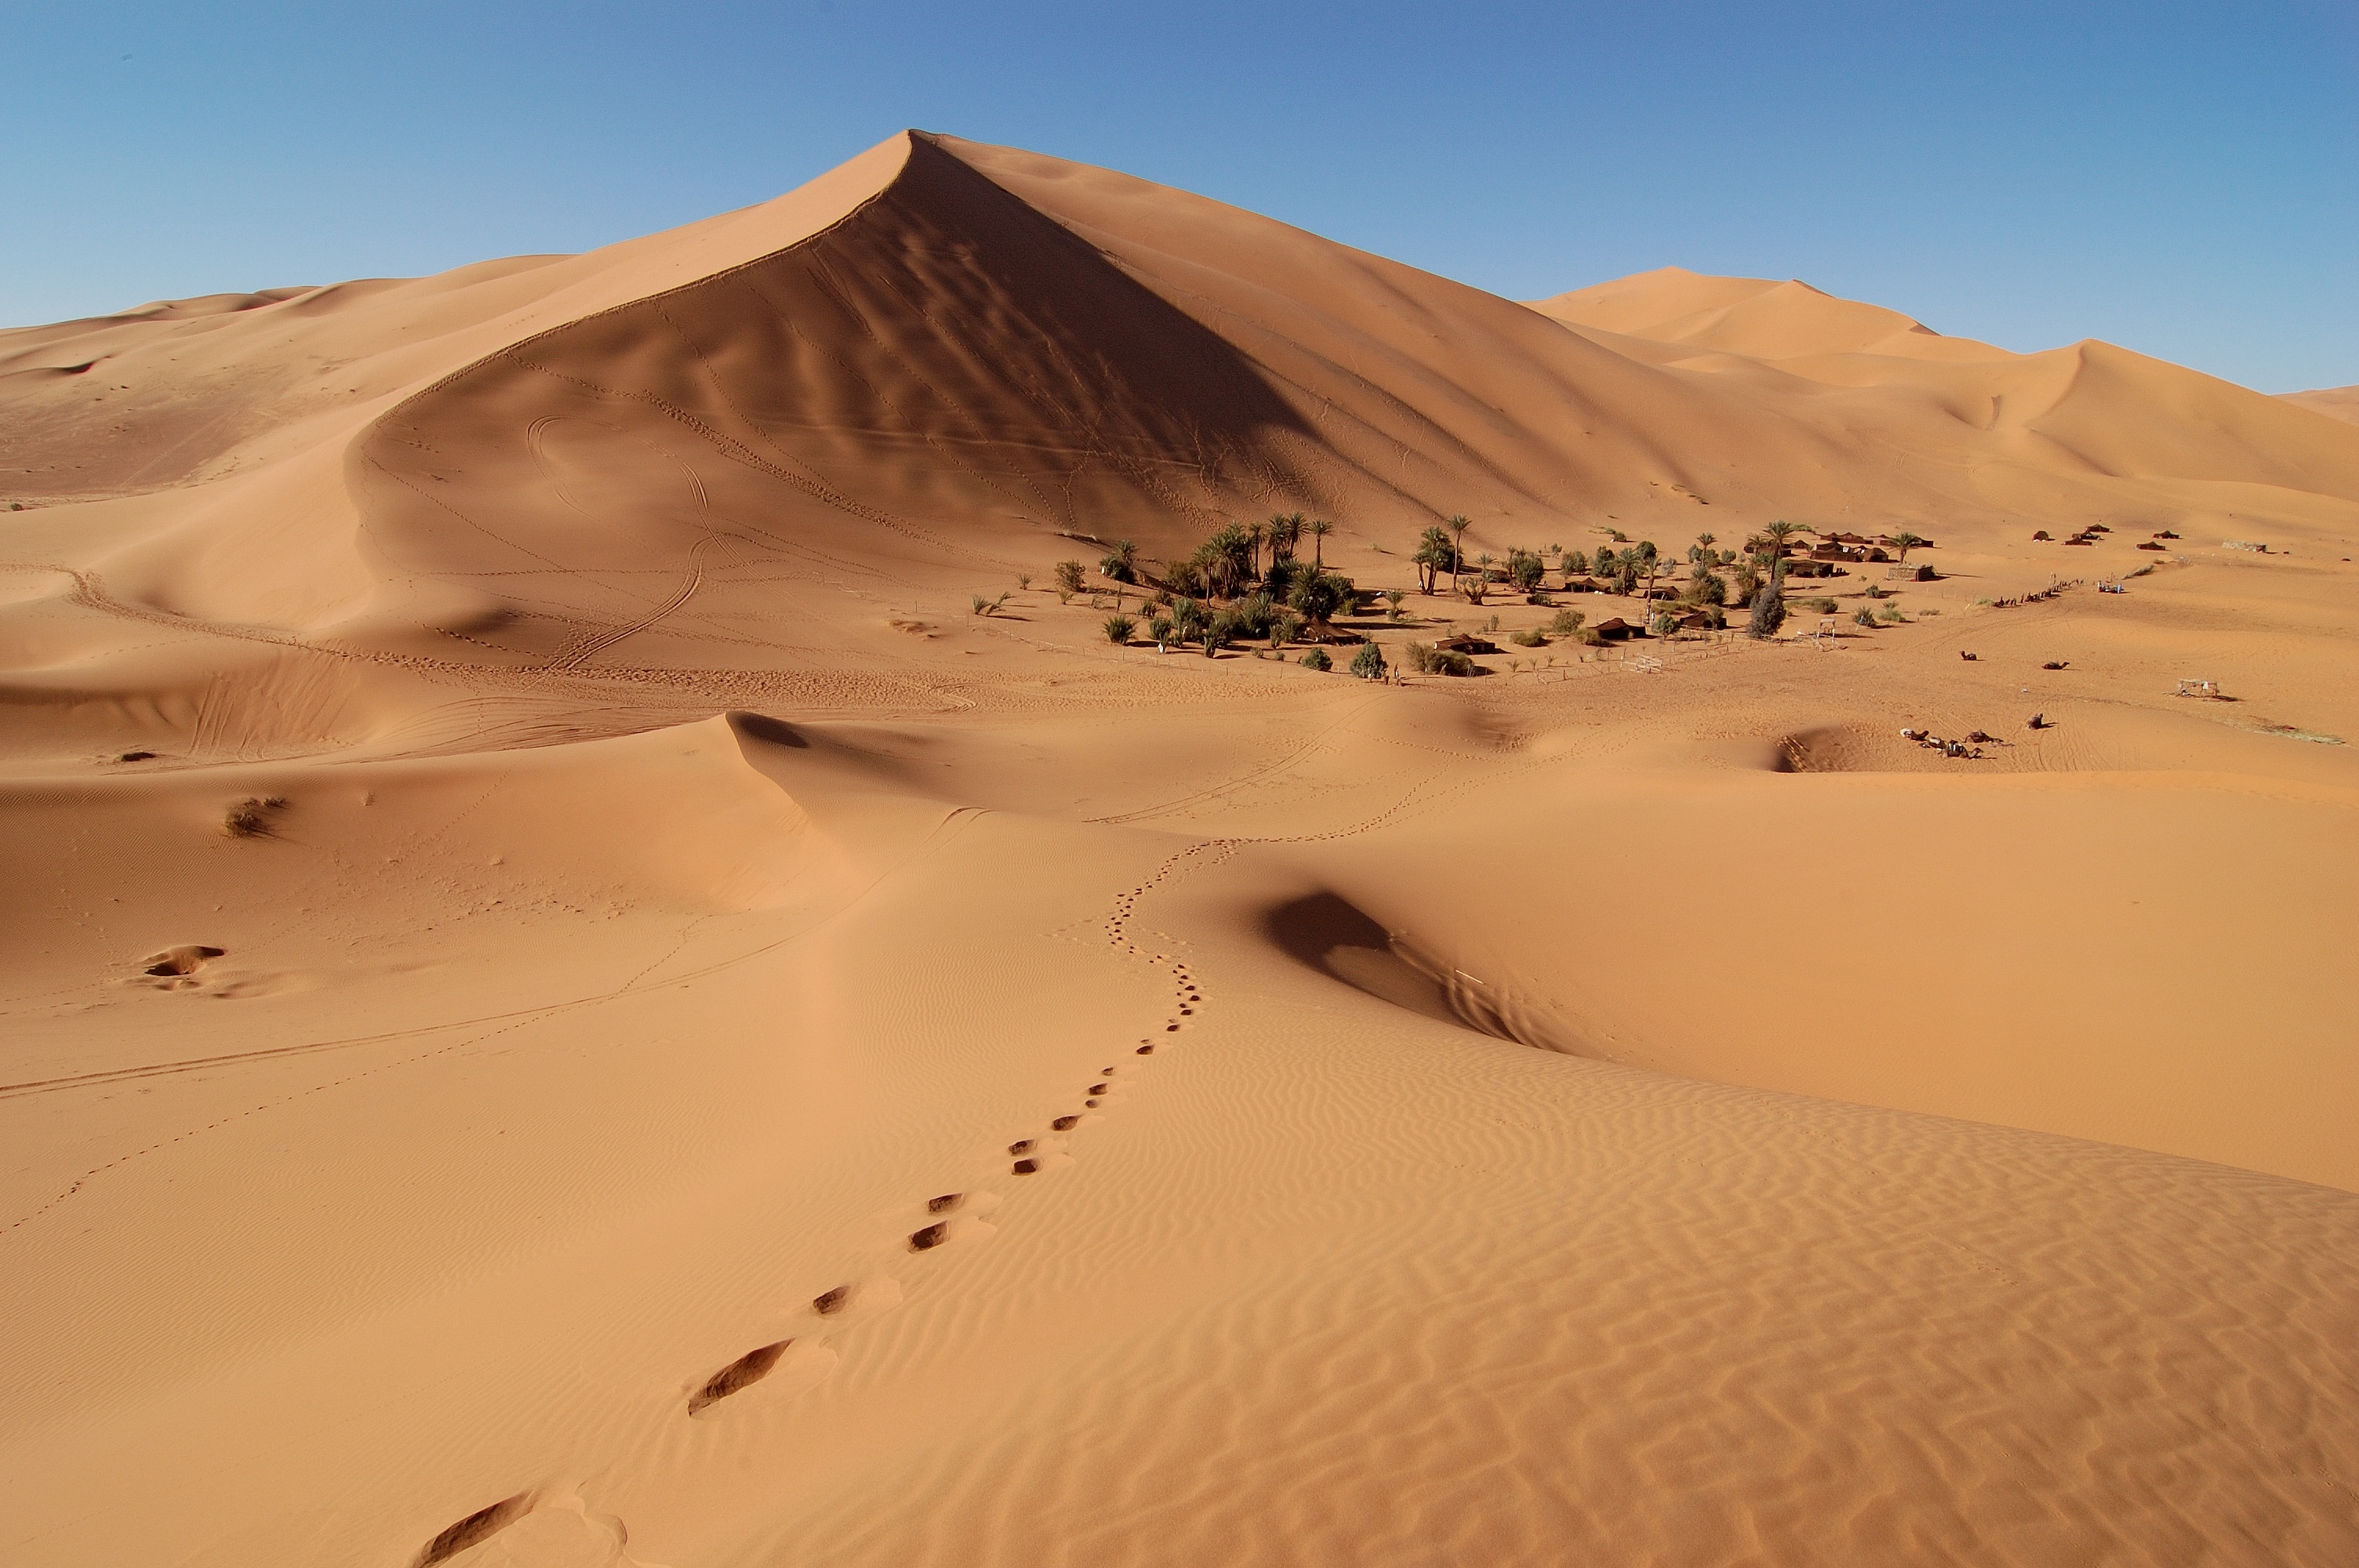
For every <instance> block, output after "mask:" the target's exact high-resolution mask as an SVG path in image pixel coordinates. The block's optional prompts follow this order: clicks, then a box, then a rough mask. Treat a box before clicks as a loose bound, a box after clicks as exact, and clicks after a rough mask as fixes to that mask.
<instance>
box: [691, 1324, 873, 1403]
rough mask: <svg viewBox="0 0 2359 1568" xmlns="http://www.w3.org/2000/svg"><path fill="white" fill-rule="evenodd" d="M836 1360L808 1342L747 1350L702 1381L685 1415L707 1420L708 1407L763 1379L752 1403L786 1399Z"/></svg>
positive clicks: (828, 1369) (789, 1341) (786, 1341)
mask: <svg viewBox="0 0 2359 1568" xmlns="http://www.w3.org/2000/svg"><path fill="white" fill-rule="evenodd" d="M896 1299H898V1298H897V1297H896ZM836 1360H837V1357H836V1354H835V1352H834V1351H832V1350H830V1349H829V1348H827V1346H823V1345H815V1344H812V1343H810V1341H808V1340H799V1339H781V1340H779V1341H777V1343H776V1344H774V1345H765V1346H762V1347H761V1348H759V1349H757V1350H748V1351H747V1352H746V1353H745V1355H743V1356H740V1357H737V1359H736V1360H734V1361H732V1362H731V1363H729V1365H727V1366H726V1367H723V1368H721V1370H719V1371H718V1372H715V1373H713V1374H712V1377H710V1378H708V1379H705V1380H704V1386H703V1387H702V1388H701V1389H699V1390H696V1392H695V1393H694V1394H692V1395H690V1397H689V1401H688V1413H689V1414H690V1415H691V1416H696V1417H700V1418H705V1419H709V1418H706V1417H705V1412H706V1411H710V1410H711V1409H712V1406H714V1405H715V1404H718V1403H719V1402H720V1401H721V1400H725V1399H728V1398H730V1397H731V1396H732V1395H734V1394H740V1393H743V1392H745V1390H747V1389H750V1388H752V1387H754V1385H756V1383H762V1382H765V1381H766V1382H767V1386H766V1388H765V1389H764V1390H763V1395H764V1398H763V1399H761V1400H756V1401H754V1402H755V1403H757V1404H759V1403H770V1402H774V1401H775V1400H777V1399H780V1398H790V1397H792V1396H793V1395H795V1394H799V1393H800V1392H802V1391H803V1390H805V1389H808V1388H810V1387H811V1386H812V1385H813V1384H815V1383H817V1382H819V1381H820V1380H821V1379H823V1378H825V1377H826V1376H827V1375H828V1374H829V1373H830V1372H832V1371H833V1370H835V1364H836ZM731 1408H733V1409H734V1408H735V1407H734V1406H733V1407H731ZM724 1413H725V1412H724Z"/></svg>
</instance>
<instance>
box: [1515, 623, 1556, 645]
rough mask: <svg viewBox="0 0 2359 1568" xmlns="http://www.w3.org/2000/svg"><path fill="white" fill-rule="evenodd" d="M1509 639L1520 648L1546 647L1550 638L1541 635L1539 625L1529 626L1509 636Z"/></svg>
mask: <svg viewBox="0 0 2359 1568" xmlns="http://www.w3.org/2000/svg"><path fill="white" fill-rule="evenodd" d="M1507 641H1508V642H1510V643H1514V644H1515V645H1516V646H1517V647H1518V648H1545V647H1547V646H1548V639H1547V638H1546V637H1544V636H1542V635H1540V632H1539V628H1538V627H1537V626H1527V627H1525V628H1524V629H1523V630H1522V631H1520V632H1518V633H1515V634H1514V635H1513V636H1511V637H1509V638H1508V639H1507Z"/></svg>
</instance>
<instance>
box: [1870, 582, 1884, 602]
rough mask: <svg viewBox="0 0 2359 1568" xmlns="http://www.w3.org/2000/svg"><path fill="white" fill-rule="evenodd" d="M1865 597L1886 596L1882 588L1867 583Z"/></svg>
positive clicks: (1879, 597)
mask: <svg viewBox="0 0 2359 1568" xmlns="http://www.w3.org/2000/svg"><path fill="white" fill-rule="evenodd" d="M1867 597H1868V598H1870V599H1883V598H1885V597H1886V594H1885V591H1884V590H1883V589H1880V588H1878V587H1876V586H1875V584H1874V583H1869V584H1868V585H1867Z"/></svg>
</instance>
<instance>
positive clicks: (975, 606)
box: [966, 593, 991, 615]
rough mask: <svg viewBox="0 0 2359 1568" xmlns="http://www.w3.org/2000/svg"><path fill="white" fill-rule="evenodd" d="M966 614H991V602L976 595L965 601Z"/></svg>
mask: <svg viewBox="0 0 2359 1568" xmlns="http://www.w3.org/2000/svg"><path fill="white" fill-rule="evenodd" d="M966 612H967V613H968V614H969V615H988V614H990V613H991V600H987V599H985V598H984V597H983V595H981V594H979V593H978V594H976V595H975V596H974V597H973V598H972V599H970V600H967V611H966Z"/></svg>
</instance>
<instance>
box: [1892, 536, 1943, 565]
mask: <svg viewBox="0 0 2359 1568" xmlns="http://www.w3.org/2000/svg"><path fill="white" fill-rule="evenodd" d="M1891 538H1892V547H1893V548H1894V549H1896V550H1897V551H1899V552H1900V559H1899V560H1898V561H1897V562H1895V563H1894V564H1895V565H1897V566H1904V567H1905V566H1907V565H1908V552H1909V551H1911V550H1914V549H1919V548H1921V547H1923V546H1927V545H1930V544H1931V543H1932V542H1933V541H1932V540H1930V539H1928V538H1926V537H1924V536H1923V535H1919V534H1911V533H1908V532H1907V531H1906V530H1903V531H1902V532H1900V533H1897V534H1895V535H1892V536H1891Z"/></svg>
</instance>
